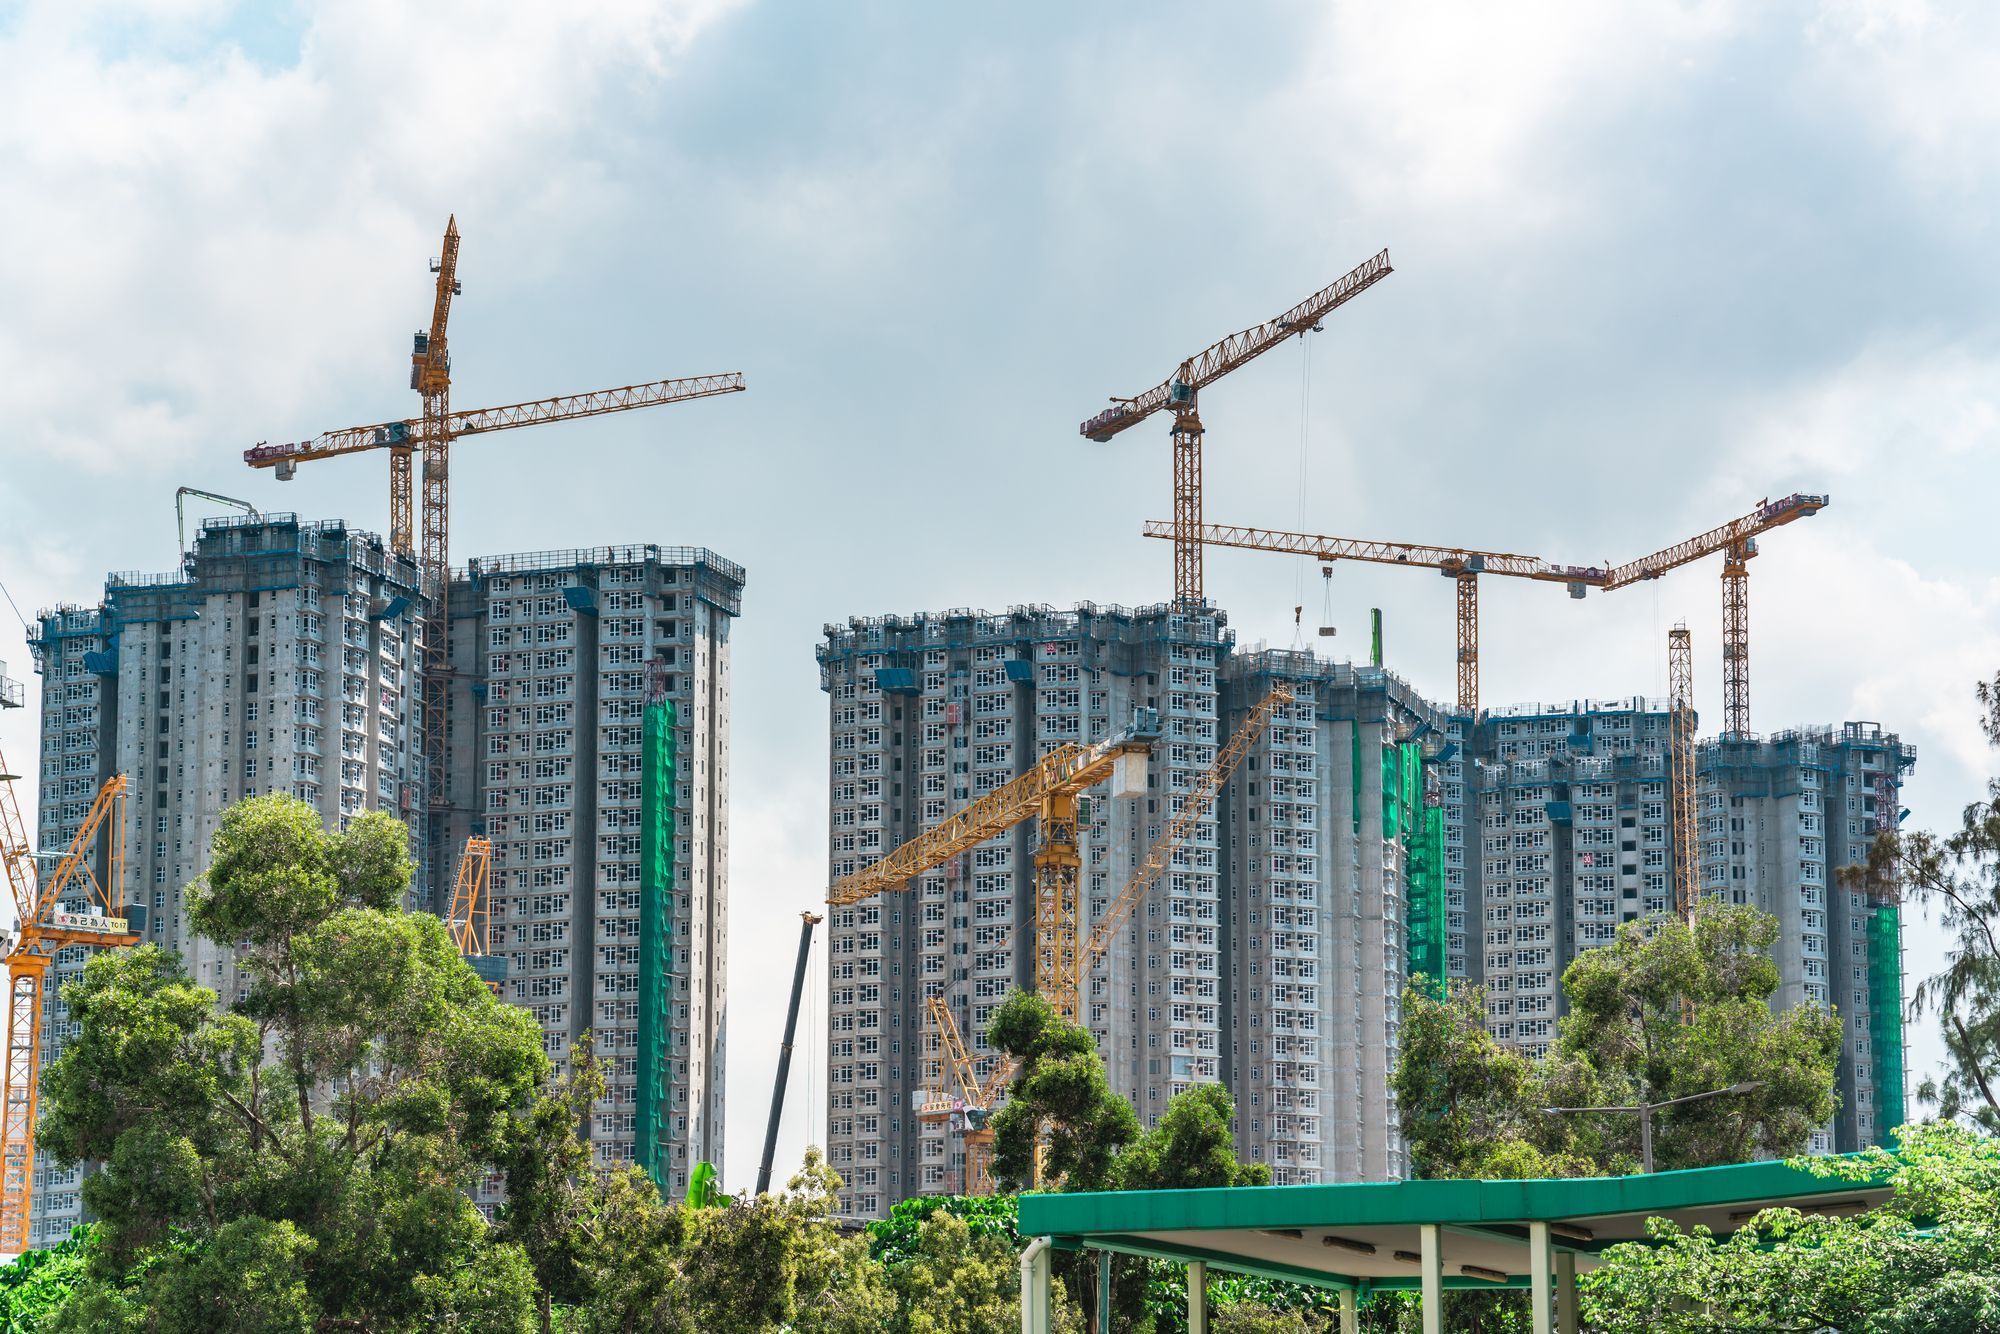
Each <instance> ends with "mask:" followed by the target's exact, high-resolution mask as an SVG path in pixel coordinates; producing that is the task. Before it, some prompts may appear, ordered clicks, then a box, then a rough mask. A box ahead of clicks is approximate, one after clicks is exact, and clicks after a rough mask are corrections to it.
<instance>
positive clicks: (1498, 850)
mask: <svg viewBox="0 0 2000 1334" xmlns="http://www.w3.org/2000/svg"><path fill="white" fill-rule="evenodd" d="M1669 716H1670V714H1669V710H1668V708H1667V705H1666V702H1665V701H1663V700H1648V699H1644V698H1640V697H1633V698H1629V699H1613V700H1576V701H1573V702H1570V703H1567V704H1562V705H1554V706H1550V705H1542V704H1517V705H1512V706H1509V707H1506V708H1498V709H1491V710H1488V711H1487V712H1485V713H1483V714H1481V715H1480V716H1479V719H1478V721H1477V722H1476V723H1475V724H1472V725H1470V726H1468V725H1467V724H1466V720H1464V719H1458V720H1455V721H1456V733H1455V734H1456V735H1458V736H1460V737H1463V738H1465V742H1464V749H1463V751H1461V756H1462V757H1463V758H1462V759H1461V760H1459V761H1458V762H1459V763H1462V764H1463V765H1465V766H1466V767H1465V768H1464V769H1463V770H1462V771H1461V772H1462V773H1463V774H1464V775H1465V782H1464V785H1463V787H1462V788H1461V789H1459V791H1460V792H1461V793H1462V796H1463V803H1462V804H1456V805H1454V806H1453V807H1451V810H1452V817H1451V818H1452V821H1453V823H1455V824H1457V825H1459V826H1460V828H1461V829H1462V831H1463V835H1462V838H1463V846H1466V847H1468V848H1471V849H1476V855H1475V856H1472V857H1470V858H1468V859H1467V861H1468V865H1466V866H1465V867H1463V868H1459V869H1462V870H1463V871H1464V872H1465V876H1464V882H1463V888H1464V891H1465V896H1466V911H1467V913H1468V916H1470V917H1473V918H1475V919H1476V920H1477V921H1478V922H1479V923H1480V924H1481V927H1480V948H1479V949H1478V950H1476V951H1471V950H1468V952H1467V953H1466V955H1465V956H1464V965H1463V972H1462V973H1461V974H1460V975H1461V976H1464V977H1466V978H1468V979H1470V980H1472V981H1475V982H1478V983H1480V984H1482V985H1483V986H1484V987H1485V988H1486V1017H1487V1027H1488V1028H1489V1030H1490V1031H1491V1032H1492V1033H1493V1036H1494V1037H1495V1038H1497V1039H1498V1040H1499V1041H1500V1042H1502V1043H1503V1044H1505V1045H1507V1046H1509V1047H1511V1048H1513V1049H1515V1050H1517V1051H1520V1052H1522V1053H1524V1054H1526V1055H1529V1056H1539V1055H1541V1054H1542V1053H1543V1052H1545V1051H1546V1050H1548V1047H1549V1044H1550V1043H1551V1042H1552V1041H1553V1040H1554V1037H1555V1024H1556V1020H1557V1018H1558V1017H1560V1015H1561V1014H1562V1010H1563V1001H1562V975H1563V970H1564V969H1565V968H1567V967H1568V966H1569V965H1570V963H1571V961H1573V960H1574V959H1575V958H1576V957H1577V955H1579V954H1580V953H1582V952H1583V951H1584V950H1587V949H1590V948H1592V947H1593V946H1596V945H1602V944H1606V943H1608V942H1609V941H1610V940H1611V939H1612V937H1613V936H1615V935H1616V934H1617V930H1618V925H1619V923H1621V922H1628V921H1631V920H1633V919H1634V918H1637V917H1641V916H1645V915H1647V914H1653V913H1662V912H1665V911H1667V909H1668V907H1669V906H1670V905H1671V903H1672V889H1671V884H1672V881H1671V878H1670V877H1671V871H1672V865H1673V858H1674V857H1675V856H1676V855H1677V853H1676V851H1675V849H1674V847H1673V845H1672V827H1671V822H1670V820H1669V819H1668V811H1667V781H1668V774H1667V762H1668V719H1669Z"/></svg>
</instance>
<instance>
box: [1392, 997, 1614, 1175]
mask: <svg viewBox="0 0 2000 1334" xmlns="http://www.w3.org/2000/svg"><path fill="white" fill-rule="evenodd" d="M1401 1037H1402V1044H1401V1055H1400V1056H1399V1058H1398V1060H1397V1062H1396V1069H1395V1072H1394V1073H1393V1074H1392V1075H1391V1077H1390V1086H1391V1088H1392V1089H1393V1090H1394V1092H1395V1095H1396V1115H1397V1118H1398V1123H1399V1125H1400V1126H1401V1129H1402V1132H1403V1143H1404V1145H1405V1147H1406V1149H1407V1150H1408V1153H1409V1158H1410V1171H1411V1174H1412V1175H1414V1176H1417V1177H1420V1178H1433V1177H1487V1178H1503V1177H1556V1176H1576V1175H1581V1174H1584V1173H1586V1172H1588V1171H1589V1164H1587V1163H1585V1162H1583V1161H1582V1160H1580V1159H1578V1158H1576V1157H1574V1156H1572V1155H1566V1154H1563V1153H1560V1152H1552V1151H1550V1150H1549V1149H1548V1148H1547V1147H1545V1146H1546V1144H1547V1143H1548V1142H1549V1141H1550V1140H1552V1139H1556V1140H1559V1139H1561V1138H1562V1136H1563V1132H1562V1131H1560V1130H1559V1129H1558V1128H1556V1127H1552V1126H1551V1125H1550V1124H1549V1122H1548V1119H1547V1118H1546V1117H1543V1116H1541V1115H1540V1114H1539V1109H1540V1108H1541V1107H1542V1106H1545V1105H1546V1101H1545V1100H1544V1099H1542V1098H1541V1097H1540V1096H1539V1092H1538V1090H1539V1081H1538V1077H1537V1074H1536V1071H1535V1067H1534V1065H1533V1064H1532V1063H1531V1062H1529V1061H1528V1060H1527V1059H1526V1058H1525V1057H1523V1056H1521V1055H1519V1054H1518V1053H1516V1052H1511V1051H1508V1050H1507V1049H1506V1048H1504V1047H1502V1046H1501V1045H1500V1044H1499V1043H1498V1042H1497V1041H1495V1040H1494V1038H1493V1035H1492V1034H1491V1033H1488V1032H1487V1031H1486V993H1485V992H1484V991H1482V990H1480V989H1478V988H1473V987H1457V988H1454V989H1453V990H1452V991H1451V993H1450V994H1449V995H1447V996H1446V997H1445V998H1444V999H1442V1000H1440V999H1439V998H1438V997H1437V995H1436V993H1435V992H1434V991H1433V989H1432V988H1431V987H1430V985H1429V984H1428V983H1427V982H1426V981H1425V980H1424V979H1423V978H1414V979H1412V980H1411V982H1410V985H1409V986H1408V987H1407V988H1405V990H1404V992H1403V1024H1402V1030H1401Z"/></svg>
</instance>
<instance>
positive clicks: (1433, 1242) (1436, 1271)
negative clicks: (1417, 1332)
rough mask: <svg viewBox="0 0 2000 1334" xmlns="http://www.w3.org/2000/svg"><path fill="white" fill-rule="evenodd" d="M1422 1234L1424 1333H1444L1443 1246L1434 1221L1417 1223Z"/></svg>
mask: <svg viewBox="0 0 2000 1334" xmlns="http://www.w3.org/2000/svg"><path fill="white" fill-rule="evenodd" d="M1418 1231H1419V1232H1420V1233H1421V1234H1422V1236H1423V1245H1422V1255H1421V1256H1420V1257H1419V1258H1420V1259H1421V1260H1422V1261H1423V1266H1422V1267H1423V1274H1424V1279H1423V1283H1424V1311H1423V1315H1424V1334H1444V1248H1443V1246H1442V1244H1441V1243H1442V1238H1441V1237H1439V1235H1438V1233H1439V1228H1438V1225H1437V1224H1436V1223H1424V1224H1421V1225H1419V1227H1418Z"/></svg>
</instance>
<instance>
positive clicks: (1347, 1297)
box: [1340, 1288, 1361, 1334]
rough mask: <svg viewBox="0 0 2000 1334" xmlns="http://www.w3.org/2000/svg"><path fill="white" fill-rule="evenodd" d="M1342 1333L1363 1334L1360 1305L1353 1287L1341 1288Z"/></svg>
mask: <svg viewBox="0 0 2000 1334" xmlns="http://www.w3.org/2000/svg"><path fill="white" fill-rule="evenodd" d="M1340 1334H1361V1311H1360V1305H1359V1303H1357V1302H1356V1301H1355V1300H1354V1289H1353V1288H1342V1289H1341V1290H1340Z"/></svg>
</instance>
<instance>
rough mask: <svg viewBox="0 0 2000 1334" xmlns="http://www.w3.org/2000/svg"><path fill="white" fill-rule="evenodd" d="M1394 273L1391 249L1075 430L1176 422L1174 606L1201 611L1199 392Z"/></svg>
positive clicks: (1091, 433) (1105, 436)
mask: <svg viewBox="0 0 2000 1334" xmlns="http://www.w3.org/2000/svg"><path fill="white" fill-rule="evenodd" d="M1392 272H1394V270H1393V269H1391V268H1390V266H1389V252H1388V251H1387V250H1384V251H1382V252H1381V253H1379V254H1377V255H1375V256H1373V257H1372V258H1370V259H1369V260H1368V261H1367V262H1366V263H1364V264H1362V265H1360V266H1359V267H1358V268H1356V269H1354V270H1353V271H1352V272H1350V273H1348V274H1346V275H1345V276H1344V277H1342V278H1340V279H1339V280H1338V281H1336V282H1335V283H1333V285H1332V286H1330V287H1324V288H1321V289H1320V290H1319V291H1317V292H1314V293H1313V294H1312V295H1311V296H1309V297H1307V298H1306V299H1305V300H1303V301H1301V302H1299V304H1298V305H1296V306H1293V307H1292V308H1291V309H1290V310H1288V311H1286V312H1285V313H1284V314H1282V315H1279V316H1276V317H1275V318H1273V319H1269V320H1266V321H1265V322H1264V323H1262V324H1258V325H1253V326H1252V327H1250V328H1248V329H1245V330H1243V332H1241V333H1235V334H1231V335H1230V336H1229V337H1227V338H1225V339H1223V340H1222V341H1221V342H1219V343H1216V344H1214V345H1212V346H1210V347H1207V348H1204V349H1203V350H1202V351H1200V352H1197V353H1195V354H1194V355H1193V356H1191V357H1189V358H1188V359H1187V360H1186V361H1183V362H1182V363H1181V364H1180V365H1179V366H1178V367H1176V368H1175V369H1174V373H1173V374H1172V375H1170V376H1168V377H1167V378H1166V380H1165V381H1164V382H1162V383H1160V384H1157V385H1155V386H1153V387H1152V388H1151V389H1148V390H1147V391H1146V392H1145V393H1143V394H1137V395H1134V396H1133V397H1131V398H1113V399H1112V400H1111V401H1112V403H1113V406H1112V407H1108V408H1106V409H1105V410H1104V411H1102V412H1100V413H1098V414H1097V415H1096V416H1095V417H1092V418H1091V419H1090V420H1089V421H1087V422H1085V423H1083V425H1081V426H1080V427H1078V428H1077V430H1078V432H1079V433H1080V434H1081V435H1082V436H1083V437H1084V438H1085V439H1086V440H1096V441H1100V442H1101V441H1105V440H1109V439H1110V438H1111V437H1112V436H1114V435H1117V434H1118V433H1119V432H1120V431H1123V430H1126V429H1127V428H1129V427H1133V426H1137V425H1138V424H1139V423H1140V422H1142V421H1144V420H1146V418H1148V417H1150V416H1152V415H1153V414H1154V413H1156V412H1168V413H1171V414H1172V416H1173V440H1174V522H1173V540H1174V604H1175V606H1176V607H1181V608H1186V607H1198V606H1200V605H1201V600H1202V578H1201V545H1202V544H1201V537H1200V533H1201V437H1202V432H1203V429H1204V428H1203V427H1202V424H1201V403H1200V399H1201V391H1202V389H1203V388H1205V387H1206V386H1208V385H1211V384H1213V383H1215V382H1216V381H1217V380H1220V379H1221V378H1222V377H1223V376H1225V375H1227V374H1229V372H1231V371H1233V370H1235V369H1236V368H1237V367H1238V366H1242V365H1244V364H1246V363H1248V362H1250V361H1253V360H1255V359H1256V358H1258V357H1261V356H1263V355H1264V354H1265V353H1266V352H1269V351H1270V350H1271V349H1272V348H1274V347H1276V346H1278V344H1280V343H1282V342H1284V341H1285V340H1286V339H1288V338H1294V337H1298V336H1301V335H1304V334H1308V333H1313V332H1315V331H1317V330H1318V328H1319V327H1320V326H1319V322H1320V321H1321V320H1322V319H1324V318H1325V317H1326V316H1327V315H1329V314H1331V313H1333V311H1335V310H1336V309H1338V308H1339V307H1341V306H1344V305H1346V304H1347V303H1348V302H1349V301H1352V300H1353V299H1354V298H1355V297H1357V296H1360V295H1361V294H1362V293H1363V292H1365V291H1367V290H1368V289H1369V288H1371V287H1373V286H1374V285H1375V284H1376V283H1379V282H1381V281H1382V280H1383V279H1384V278H1386V277H1388V276H1389V275H1390V273H1392Z"/></svg>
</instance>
